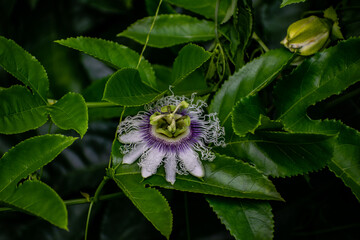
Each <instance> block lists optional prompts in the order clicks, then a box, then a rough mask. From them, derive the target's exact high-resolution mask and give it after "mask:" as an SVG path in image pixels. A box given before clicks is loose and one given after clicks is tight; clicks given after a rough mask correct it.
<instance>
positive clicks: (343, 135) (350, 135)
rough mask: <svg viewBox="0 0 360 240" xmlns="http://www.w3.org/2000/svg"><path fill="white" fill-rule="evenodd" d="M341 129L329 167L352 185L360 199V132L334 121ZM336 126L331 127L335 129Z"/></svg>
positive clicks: (346, 183)
mask: <svg viewBox="0 0 360 240" xmlns="http://www.w3.org/2000/svg"><path fill="white" fill-rule="evenodd" d="M333 124H334V125H337V127H338V128H339V129H340V134H339V138H338V141H337V144H336V145H335V147H334V158H333V159H332V161H331V162H329V168H330V170H331V171H333V172H334V173H335V175H336V176H337V177H339V178H341V179H342V180H343V182H344V183H345V185H346V186H348V187H350V188H351V190H352V192H353V193H354V195H355V196H356V198H357V199H358V201H360V164H359V156H360V133H359V132H358V131H356V130H354V129H351V128H349V127H347V126H346V125H344V124H342V123H340V122H336V123H333ZM334 128H335V127H329V129H331V130H333V129H334Z"/></svg>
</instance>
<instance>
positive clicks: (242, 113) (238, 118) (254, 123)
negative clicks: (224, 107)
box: [232, 95, 266, 137]
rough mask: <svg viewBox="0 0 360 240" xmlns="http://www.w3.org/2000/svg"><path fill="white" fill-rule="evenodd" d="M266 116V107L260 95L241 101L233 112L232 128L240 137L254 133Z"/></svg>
mask: <svg viewBox="0 0 360 240" xmlns="http://www.w3.org/2000/svg"><path fill="white" fill-rule="evenodd" d="M262 115H263V116H264V115H266V111H265V107H263V105H262V104H261V101H260V98H259V96H258V95H254V96H248V97H245V98H242V99H240V101H239V102H238V103H237V104H236V105H235V107H234V109H233V111H232V126H233V129H234V132H235V133H236V134H237V135H239V136H240V137H243V136H245V135H246V134H247V133H249V132H250V133H254V132H255V129H256V128H257V127H259V126H260V125H261V116H262Z"/></svg>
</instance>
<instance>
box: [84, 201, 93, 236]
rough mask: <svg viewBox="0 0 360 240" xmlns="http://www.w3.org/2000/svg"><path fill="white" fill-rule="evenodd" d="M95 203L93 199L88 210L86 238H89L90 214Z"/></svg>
mask: <svg viewBox="0 0 360 240" xmlns="http://www.w3.org/2000/svg"><path fill="white" fill-rule="evenodd" d="M93 205H94V201H92V202H91V203H90V206H89V211H88V214H87V218H86V226H85V240H87V234H88V230H89V221H90V215H91V210H92V207H93Z"/></svg>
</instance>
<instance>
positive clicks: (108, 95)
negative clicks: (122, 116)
mask: <svg viewBox="0 0 360 240" xmlns="http://www.w3.org/2000/svg"><path fill="white" fill-rule="evenodd" d="M159 95H160V93H159V92H157V91H155V90H154V89H152V88H150V87H148V86H147V85H145V84H144V83H142V82H141V79H140V75H139V72H138V71H137V70H136V69H132V68H123V69H120V70H119V71H117V72H116V73H114V74H113V75H112V76H111V77H110V79H109V81H108V82H107V83H106V86H105V91H104V97H103V99H104V100H107V101H109V102H113V103H117V104H120V105H122V106H140V105H143V104H146V103H149V102H151V101H153V100H154V99H155V98H156V97H157V96H159Z"/></svg>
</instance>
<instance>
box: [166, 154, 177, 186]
mask: <svg viewBox="0 0 360 240" xmlns="http://www.w3.org/2000/svg"><path fill="white" fill-rule="evenodd" d="M176 166H177V163H176V155H175V154H168V155H167V156H166V158H165V173H166V181H168V182H169V183H171V184H173V185H174V183H175V180H176Z"/></svg>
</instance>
